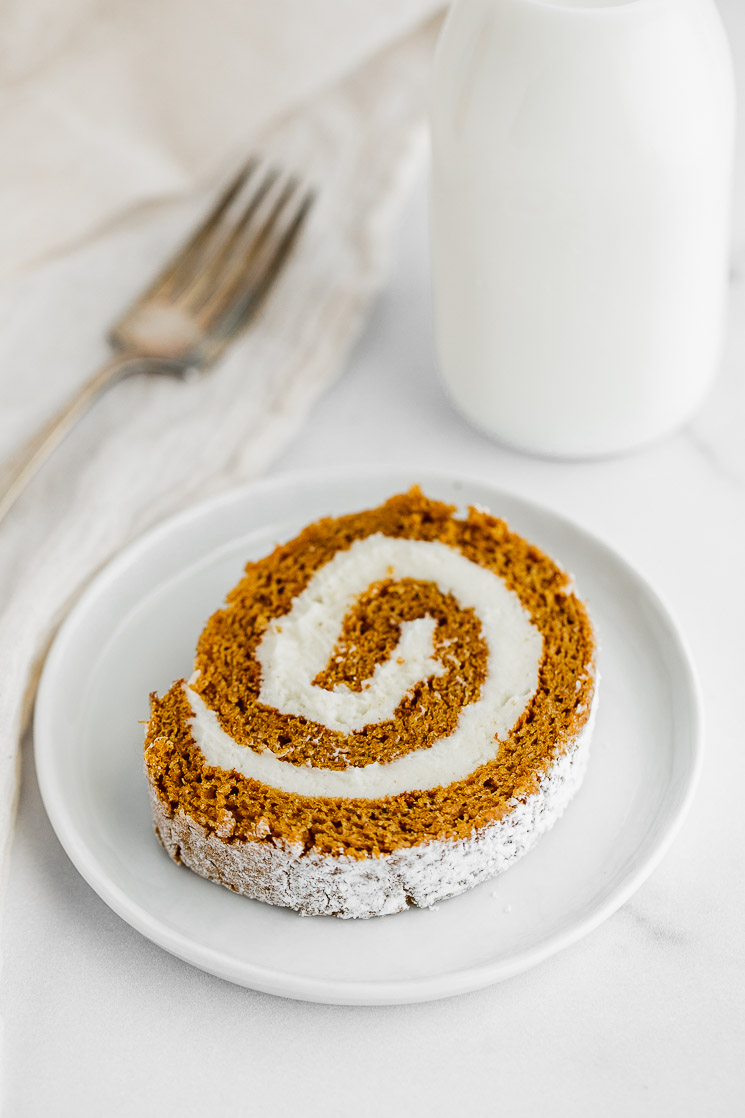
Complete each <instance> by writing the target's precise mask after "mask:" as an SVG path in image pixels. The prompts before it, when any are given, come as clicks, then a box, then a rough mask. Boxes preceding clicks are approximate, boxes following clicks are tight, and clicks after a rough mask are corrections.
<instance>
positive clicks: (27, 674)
mask: <svg viewBox="0 0 745 1118" xmlns="http://www.w3.org/2000/svg"><path fill="white" fill-rule="evenodd" d="M439 6H440V5H439V3H437V2H435V0H357V2H356V3H354V4H350V3H349V2H348V0H271V3H270V2H269V0H244V2H243V3H239V2H238V0H212V3H211V4H210V5H208V6H207V5H204V4H201V3H198V2H196V0H128V3H127V4H126V5H122V4H120V3H118V2H117V0H111V2H103V3H100V2H97V0H65V2H64V3H59V0H11V3H10V4H7V3H6V8H5V11H4V17H3V26H2V27H1V28H0V58H2V59H3V62H2V68H1V69H0V151H2V152H3V158H4V162H5V167H4V171H3V175H2V176H0V212H3V213H5V214H6V215H7V214H12V215H13V220H12V221H11V222H5V223H4V225H3V226H2V230H1V231H0V261H2V265H1V267H2V270H3V274H4V277H5V281H4V283H3V286H2V288H0V395H1V397H2V400H3V408H2V414H1V415H0V456H2V458H3V459H5V458H6V457H7V456H8V455H10V454H11V453H12V451H13V450H14V449H16V448H17V447H18V446H19V445H20V444H21V442H22V441H23V440H24V438H25V437H27V436H28V435H29V434H31V432H32V431H33V430H35V429H36V428H37V427H38V426H39V424H40V423H41V422H43V420H44V419H45V418H46V417H47V416H48V415H50V414H52V413H53V412H54V410H55V409H56V407H57V406H59V404H60V403H61V402H62V400H63V399H64V398H65V397H66V396H67V395H68V394H69V393H70V392H72V391H73V390H74V388H75V387H76V385H77V384H79V383H80V382H81V381H82V380H83V379H85V377H86V376H87V375H89V374H90V373H91V372H92V371H93V369H92V364H93V363H95V361H96V360H97V359H100V360H102V359H103V358H104V357H105V352H106V351H105V347H104V345H103V336H104V333H105V328H106V326H107V324H108V323H109V322H110V321H111V320H112V319H113V318H114V317H115V316H116V315H117V313H118V312H119V311H120V310H121V308H122V307H123V306H125V305H126V303H127V301H128V300H129V299H130V298H132V297H133V296H134V295H135V294H136V293H137V292H138V291H139V290H140V289H141V287H142V286H143V285H144V284H145V283H146V282H147V281H148V279H149V278H150V277H151V276H152V274H153V272H154V271H155V270H156V269H157V267H158V265H159V263H160V262H161V261H162V260H163V259H164V258H165V257H166V256H167V255H168V254H169V252H170V251H172V250H173V248H174V247H175V246H177V245H178V244H179V242H180V241H181V240H182V239H183V238H184V237H185V236H186V234H187V233H188V231H189V229H190V227H191V226H192V225H193V223H194V222H195V221H196V220H197V219H198V218H199V216H200V215H201V213H202V212H203V211H204V210H205V209H206V208H207V207H208V206H209V204H210V201H211V199H212V196H213V192H214V189H215V187H216V186H217V185H218V183H219V182H220V180H221V179H222V178H223V177H224V176H225V174H227V173H228V171H229V170H230V169H231V168H232V167H234V166H235V165H236V163H237V162H238V161H240V160H242V159H243V158H245V155H246V153H247V152H249V151H251V150H258V151H261V152H263V153H265V154H266V155H267V156H268V157H270V158H271V159H274V160H276V161H277V162H279V163H281V164H282V165H283V166H286V167H288V168H292V169H294V170H296V171H298V172H299V173H300V174H301V175H303V176H304V177H305V178H307V179H308V180H309V181H311V182H313V183H314V184H315V185H316V186H317V187H318V190H319V195H318V202H317V204H316V206H315V208H314V210H313V213H312V216H311V218H310V220H309V222H308V223H307V226H306V228H305V229H304V231H303V234H302V236H301V238H300V240H299V242H298V245H297V248H296V251H295V252H294V254H293V257H292V259H291V261H290V263H289V265H288V267H287V269H286V271H285V273H284V274H283V276H282V277H281V279H280V281H279V284H278V286H277V288H276V289H275V291H274V292H273V293H272V296H271V298H270V300H269V301H268V303H267V304H266V307H265V309H264V311H263V312H262V315H261V316H260V318H259V320H258V321H257V322H256V324H255V325H254V326H252V328H251V329H250V330H249V331H248V332H247V333H246V334H245V335H244V336H243V338H242V339H241V340H240V341H239V342H238V343H237V344H236V345H235V346H234V348H233V349H232V350H231V351H230V352H229V355H228V357H227V358H226V360H224V361H223V362H222V363H221V365H220V366H219V367H218V368H217V369H215V370H214V371H212V372H210V373H208V374H206V375H204V376H203V377H200V378H199V379H196V380H194V381H192V382H190V383H186V384H184V383H179V382H176V381H173V380H170V379H167V378H145V377H140V378H136V379H133V380H132V381H130V382H125V383H124V384H122V385H121V386H119V387H117V388H116V389H114V390H113V392H112V393H110V395H109V396H108V397H107V398H106V399H105V400H104V401H103V402H102V403H101V404H99V405H97V407H96V409H95V410H94V412H93V413H92V414H91V415H90V416H88V417H87V418H86V419H85V420H84V421H83V424H82V425H81V426H80V427H79V428H78V429H77V431H76V432H74V434H73V435H72V436H71V437H70V438H69V439H68V440H67V442H66V443H65V444H64V445H63V446H62V448H61V449H60V450H59V451H58V452H57V453H56V456H55V457H54V458H53V459H52V461H51V463H50V464H49V465H48V466H47V467H46V468H45V470H44V471H43V473H42V474H41V475H40V476H39V477H38V478H37V479H36V480H35V481H34V483H33V484H32V486H31V487H30V488H29V490H28V491H27V492H26V493H25V494H24V495H23V497H22V498H21V501H20V502H19V504H18V505H17V506H16V507H15V509H14V510H13V511H12V513H11V514H10V516H9V517H8V519H7V520H6V521H5V523H3V524H2V525H0V587H1V588H2V590H1V591H0V594H1V598H0V680H1V681H2V683H1V684H0V858H2V861H3V864H5V863H6V861H7V852H8V849H9V840H10V835H11V829H12V818H13V804H14V799H15V796H16V789H17V779H18V771H19V756H20V749H19V741H20V737H21V734H22V730H23V726H24V724H25V722H26V720H27V717H28V714H29V711H30V705H31V700H32V698H33V694H34V691H35V685H36V680H37V676H38V672H39V669H40V666H41V664H42V662H43V657H44V653H45V651H46V649H47V647H48V645H49V642H50V639H51V637H52V636H53V633H54V631H55V629H56V627H57V625H58V623H59V622H60V620H61V619H62V617H64V615H65V613H66V612H67V610H68V609H69V607H70V605H71V603H72V602H73V601H74V600H75V598H76V597H77V596H78V594H79V593H80V591H81V589H82V588H83V587H84V585H85V584H86V582H87V581H88V580H89V579H90V578H91V576H92V575H93V574H94V573H95V572H96V571H97V570H98V569H100V567H101V566H102V565H103V564H104V563H105V562H106V561H107V560H108V559H109V558H110V557H111V556H112V555H113V554H114V553H115V552H116V551H118V550H119V549H120V548H121V547H122V546H123V545H124V544H126V543H127V542H128V541H129V540H131V539H132V538H133V537H135V536H136V535H137V534H139V533H140V532H141V531H142V530H143V529H145V528H146V527H147V526H148V525H150V524H152V523H154V522H155V521H156V520H158V519H160V518H161V517H163V516H164V515H167V514H169V513H171V512H174V511H176V510H178V509H180V508H183V507H184V506H186V505H188V504H190V503H192V502H193V501H194V500H196V499H198V498H201V497H204V496H207V495H208V494H210V493H214V492H216V491H217V490H219V489H221V488H224V487H225V486H228V485H232V484H237V483H240V482H242V481H246V480H248V479H250V478H252V477H255V476H256V475H257V474H258V473H260V472H261V471H262V470H263V469H264V468H265V467H266V466H267V465H268V463H269V462H270V461H271V460H272V458H273V457H275V456H276V455H277V454H278V453H279V452H280V451H281V450H282V448H283V447H284V446H285V445H286V444H287V442H288V440H289V439H290V438H291V437H292V435H293V433H294V432H295V431H296V430H297V428H298V427H299V425H300V424H301V423H303V422H304V421H305V420H306V419H307V416H308V412H309V410H310V408H311V406H312V404H313V402H314V401H315V400H316V399H317V398H318V396H319V395H320V393H321V392H322V391H323V390H324V389H325V388H326V387H327V386H328V385H329V384H331V382H332V381H333V380H334V378H335V377H336V376H338V374H339V372H340V370H341V369H342V367H343V364H344V360H345V357H346V356H347V354H348V352H349V349H350V346H351V345H352V343H353V342H354V340H355V339H356V337H357V335H358V334H359V331H360V329H361V327H362V325H363V323H364V319H365V315H366V313H367V310H368V308H369V306H370V302H371V300H372V298H373V296H374V294H375V292H376V291H377V289H378V288H379V286H380V283H381V281H382V279H383V276H384V273H385V262H386V257H387V249H388V242H389V239H390V234H391V229H392V225H393V221H394V218H395V214H396V211H397V207H398V203H399V201H400V199H401V197H402V195H403V191H404V188H405V184H406V181H407V179H408V175H409V172H410V170H411V168H412V166H413V165H414V161H415V159H416V156H417V153H418V152H419V151H421V145H422V138H423V129H422V120H423V106H424V101H425V95H426V94H425V91H426V85H427V78H428V72H429V64H430V58H431V52H432V47H433V41H434V36H435V34H436V30H437V24H438V22H439V20H438V18H437V17H435V18H429V17H432V13H433V12H436V11H437V9H438V8H439ZM0 473H1V467H0Z"/></svg>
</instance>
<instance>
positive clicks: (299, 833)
mask: <svg viewBox="0 0 745 1118" xmlns="http://www.w3.org/2000/svg"><path fill="white" fill-rule="evenodd" d="M194 668H195V670H194V674H193V676H192V678H191V679H190V680H189V681H188V682H187V681H185V680H183V679H182V680H179V681H177V682H176V683H174V684H173V686H172V687H171V689H170V690H169V691H168V692H167V693H166V694H165V695H164V696H163V697H162V698H158V697H157V696H155V695H153V696H152V697H151V701H152V714H151V718H150V722H149V726H148V731H147V737H146V741H145V768H146V773H147V779H148V783H149V786H150V793H151V799H152V808H153V818H154V824H155V831H156V834H157V835H158V838H159V839H160V841H161V843H162V844H163V846H164V847H165V849H166V850H167V851H168V853H169V854H170V856H171V857H172V858H173V859H174V860H175V861H176V862H179V863H183V864H184V865H186V866H188V867H189V868H190V869H192V870H194V871H196V872H197V873H198V874H201V875H202V876H204V877H207V878H210V879H211V880H213V881H216V882H219V883H220V884H222V885H226V886H227V887H228V888H230V889H233V890H235V891H236V892H238V893H242V894H244V895H245V896H248V897H252V898H254V899H257V900H262V901H267V902H269V903H271V904H277V905H284V906H287V907H290V908H294V909H296V910H297V911H299V912H301V913H303V914H305V915H322V914H333V915H337V916H343V917H367V916H376V915H384V914H388V913H394V912H399V911H401V910H402V909H404V908H406V907H407V906H408V905H411V904H414V905H418V906H421V907H426V906H428V905H431V904H434V903H435V902H436V901H439V900H442V899H443V898H445V897H450V896H454V895H456V894H458V893H461V892H463V891H464V890H465V889H468V888H470V887H471V886H473V885H477V884H478V883H479V882H481V881H484V880H486V879H487V878H490V877H493V876H495V875H496V874H498V873H501V872H502V870H504V869H506V868H507V867H508V866H509V865H511V864H512V863H513V862H514V861H515V860H516V859H517V858H519V857H521V856H522V855H523V854H525V853H526V852H527V851H528V850H529V849H530V848H531V847H532V846H533V844H534V843H535V842H536V840H537V839H538V838H539V836H540V835H541V834H542V833H543V832H544V831H546V830H548V828H549V827H551V826H552V824H553V823H554V822H555V820H556V819H557V818H558V817H559V816H560V815H561V813H562V812H563V811H564V808H565V807H566V805H567V804H568V802H569V800H570V799H571V797H572V796H573V795H574V793H575V792H576V790H577V788H578V787H579V785H580V782H581V780H582V776H583V774H584V768H585V764H586V760H587V753H588V748H589V740H590V732H591V725H592V721H593V713H594V709H595V699H596V678H595V639H594V634H593V627H592V624H591V622H590V619H589V616H588V613H587V610H586V608H585V606H584V605H583V604H582V602H581V601H580V600H579V599H578V598H577V596H576V595H575V593H574V588H573V585H572V582H571V579H570V577H569V576H568V575H567V574H566V572H565V571H563V570H562V569H561V568H560V567H559V566H558V565H557V564H556V563H555V562H554V561H553V560H552V559H550V558H549V557H548V556H547V555H545V554H544V553H543V552H541V551H540V550H539V549H538V548H537V547H534V546H533V545H532V544H530V543H528V542H527V541H526V540H524V539H522V538H521V537H520V536H518V535H516V534H515V533H513V532H511V531H510V530H509V528H508V526H507V524H506V523H505V522H504V521H502V520H498V519H496V518H495V517H493V516H491V515H490V514H489V513H487V512H485V511H484V510H482V509H477V508H471V509H469V510H468V512H467V514H466V515H462V516H461V515H458V513H457V512H456V510H455V509H454V508H453V507H451V506H449V505H446V504H443V503H441V502H438V501H434V500H430V499H428V498H427V497H426V496H424V495H423V494H422V493H421V492H420V491H419V490H418V489H412V490H411V491H410V492H408V493H405V494H401V495H398V496H395V497H392V498H391V499H390V500H388V501H386V502H385V504H383V505H381V506H380V507H379V508H375V509H369V510H366V511H363V512H359V513H355V514H352V515H348V516H342V517H338V518H334V519H332V518H326V519H323V520H319V521H317V522H316V523H313V524H310V525H309V526H308V527H307V528H305V529H304V530H303V531H302V532H301V533H300V534H299V535H298V536H297V537H296V538H295V539H292V540H290V541H289V542H288V543H284V544H282V545H280V546H278V547H277V548H276V549H275V550H274V551H273V552H272V554H271V555H268V556H267V557H266V558H263V559H260V560H258V561H257V562H251V563H249V564H248V566H247V567H246V573H245V575H244V577H243V578H242V580H241V581H240V582H239V583H238V585H237V586H236V587H235V588H234V589H233V590H232V591H231V592H230V593H229V595H228V597H227V600H226V603H225V605H224V607H223V608H222V609H220V610H218V611H217V613H215V614H214V615H213V616H212V617H211V618H210V619H209V621H208V622H207V624H206V626H205V629H204V631H203V633H202V635H201V637H200V639H199V643H198V646H197V654H196V661H195V665H194Z"/></svg>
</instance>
